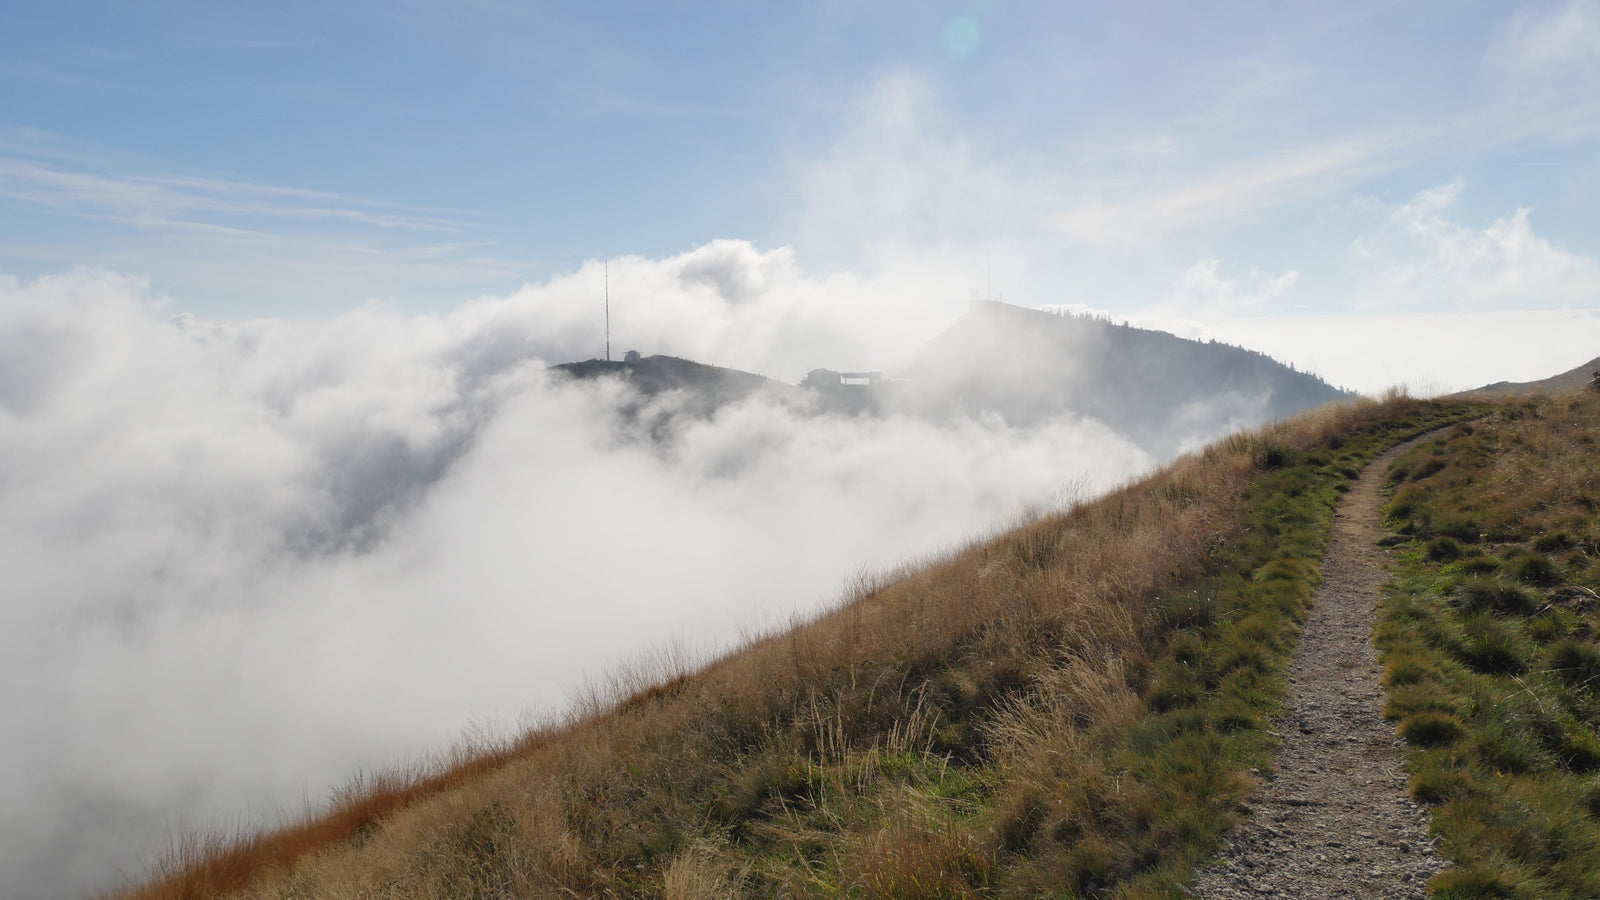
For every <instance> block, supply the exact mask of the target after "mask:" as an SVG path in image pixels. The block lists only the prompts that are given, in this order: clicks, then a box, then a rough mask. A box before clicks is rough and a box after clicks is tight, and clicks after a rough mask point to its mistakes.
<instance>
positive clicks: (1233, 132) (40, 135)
mask: <svg viewBox="0 0 1600 900" xmlns="http://www.w3.org/2000/svg"><path fill="white" fill-rule="evenodd" d="M6 19H7V22H6V27H5V28H4V29H3V31H0V272H3V273H5V274H7V275H9V276H12V277H14V278H19V279H22V280H24V281H26V280H28V279H32V278H36V277H38V276H41V275H49V274H55V273H62V272H66V271H69V270H73V269H75V268H78V267H84V266H88V267H94V268H99V269H105V270H110V271H112V272H116V273H120V274H125V275H131V276H134V277H137V278H143V279H147V283H148V291H149V292H150V294H151V295H152V296H156V297H160V298H164V300H163V302H165V303H166V304H168V306H169V308H174V309H178V310H184V311H190V312H193V313H195V314H196V315H200V316H205V317H209V318H219V319H241V318H252V317H261V316H275V317H293V318H326V317H330V316H334V315H338V314H340V313H342V312H345V311H347V310H350V309H352V308H355V307H358V306H360V305H361V304H363V303H366V302H368V301H374V300H375V301H379V302H381V303H383V304H385V305H387V306H390V307H393V308H396V309H399V310H402V311H407V312H417V313H443V312H446V311H448V310H450V309H453V308H456V307H458V306H460V305H461V304H462V303H464V302H467V301H469V300H471V299H473V298H475V297H480V296H485V295H491V296H503V295H506V294H509V293H511V292H513V291H515V290H516V289H518V287H519V286H521V285H523V284H525V283H533V284H540V283H544V282H547V281H549V280H551V279H555V278H560V277H563V276H566V275H570V274H571V273H574V272H576V271H578V270H579V268H580V266H581V265H582V264H583V263H584V261H586V260H594V259H622V258H624V257H636V258H639V259H642V260H659V259H664V258H668V257H671V256H673V255H676V254H683V253H686V252H689V251H691V250H693V249H694V248H697V247H701V246H704V245H705V244H706V243H707V242H709V241H712V240H715V239H736V240H743V241H749V242H752V243H753V244H754V245H755V246H756V247H757V248H759V249H760V250H761V251H771V250H774V249H777V248H785V247H787V248H791V249H792V250H793V252H794V255H795V259H796V261H797V265H798V266H799V267H800V268H801V269H802V270H803V271H804V272H805V273H807V275H808V276H810V277H814V278H817V279H826V278H827V277H829V276H830V275H836V274H838V273H848V274H850V275H851V276H853V277H858V278H862V279H868V280H870V279H872V278H874V277H877V276H879V275H882V274H883V273H885V272H891V271H894V270H897V269H908V268H911V269H914V268H917V267H919V266H921V267H928V266H934V267H947V268H944V269H941V271H945V272H954V273H956V274H955V275H954V276H952V277H946V278H943V279H941V284H942V290H944V291H945V292H947V293H950V294H951V295H953V296H957V297H959V298H966V297H968V296H970V294H971V293H972V292H973V291H975V290H982V291H987V290H989V288H988V287H987V286H986V282H987V281H988V279H989V278H991V277H992V279H993V283H994V286H995V289H996V290H998V291H999V292H1001V293H1003V295H1004V296H1005V297H1006V299H1008V300H1014V301H1015V302H1018V303H1022V304H1024V305H1030V306H1040V305H1047V304H1066V305H1081V306H1086V307H1089V308H1094V309H1100V310H1107V311H1110V312H1112V313H1113V314H1115V315H1119V316H1126V317H1129V318H1131V319H1133V320H1135V321H1141V322H1148V323H1150V324H1155V325H1159V326H1163V327H1171V328H1174V329H1175V330H1179V331H1180V332H1182V331H1184V330H1185V329H1187V330H1188V331H1189V332H1191V333H1194V334H1197V335H1209V336H1220V337H1223V338H1228V339H1235V340H1238V341H1241V342H1252V343H1254V344H1255V345H1258V346H1264V347H1265V349H1268V350H1269V351H1271V352H1276V353H1277V354H1278V355H1280V356H1284V357H1287V358H1295V359H1298V360H1299V361H1300V362H1302V363H1304V364H1308V365H1312V366H1318V365H1319V364H1320V367H1321V368H1323V369H1325V370H1328V373H1329V374H1330V377H1334V378H1335V379H1336V380H1337V379H1338V378H1340V377H1343V378H1344V379H1345V380H1346V381H1347V382H1348V381H1350V380H1351V378H1350V376H1349V375H1347V374H1345V373H1347V372H1351V371H1358V370H1359V367H1360V363H1359V360H1358V359H1355V358H1351V359H1345V358H1344V357H1340V358H1339V359H1338V360H1337V361H1335V360H1333V359H1332V357H1328V358H1327V359H1323V358H1320V357H1318V356H1317V354H1316V353H1315V352H1314V350H1315V345H1316V344H1319V343H1322V344H1325V343H1326V342H1327V341H1328V340H1329V335H1330V333H1332V332H1330V331H1329V328H1330V326H1329V325H1328V322H1329V321H1330V320H1329V319H1328V318H1327V317H1334V318H1337V319H1338V320H1339V322H1340V323H1341V327H1347V328H1348V329H1350V330H1349V334H1351V335H1355V334H1359V333H1361V332H1362V330H1363V329H1365V328H1367V327H1368V324H1367V323H1369V320H1370V319H1371V317H1373V316H1378V315H1391V316H1406V317H1412V318H1413V319H1416V320H1417V321H1422V320H1424V319H1427V318H1428V317H1441V316H1447V317H1454V318H1452V319H1451V321H1452V322H1455V323H1456V324H1459V323H1460V322H1462V321H1465V320H1464V319H1461V318H1460V317H1461V316H1463V315H1466V316H1469V317H1477V319H1478V320H1481V322H1482V323H1486V324H1482V326H1481V327H1477V328H1476V330H1475V331H1474V332H1473V334H1474V335H1475V336H1476V337H1474V338H1472V340H1476V341H1478V342H1479V344H1481V345H1483V346H1493V339H1494V336H1495V335H1496V334H1503V332H1504V328H1505V326H1504V322H1505V321H1506V319H1505V318H1504V317H1507V316H1516V317H1518V318H1517V319H1516V321H1526V322H1534V321H1535V320H1537V321H1539V322H1541V323H1545V324H1548V321H1553V320H1549V319H1548V317H1549V316H1552V315H1555V313H1554V312H1553V311H1555V310H1569V311H1571V310H1576V311H1578V312H1579V313H1583V312H1584V311H1589V310H1592V309H1593V308H1594V307H1596V306H1600V304H1597V303H1596V302H1595V301H1596V298H1597V296H1600V262H1597V258H1600V224H1597V223H1600V217H1596V216H1595V215H1593V213H1592V210H1593V209H1594V208H1595V206H1596V200H1597V199H1600V153H1597V150H1600V143H1597V137H1600V4H1597V3H1596V2H1594V0H1560V2H1548V3H1546V2H1537V3H1530V4H1526V5H1518V4H1514V3H1472V2H1450V3H1443V2H1433V3H1406V2H1385V3H1377V2H1351V3H1338V4H1328V3H1208V4H1192V3H1183V2H1172V3H1163V2H1141V3H1117V4H1110V3H1104V4H1101V3H1093V4H1091V3H1048V4H1046V3H1003V2H977V3H969V4H964V5H963V4H944V3H921V2H904V3H898V2H885V3H872V4H860V3H845V2H810V3H792V4H770V3H755V2H734V0H729V2H722V3H687V2H685V3H666V2H663V3H585V4H547V3H515V2H509V0H508V2H497V0H461V2H403V0H402V2H394V0H381V2H380V0H348V2H335V3H320V4H319V3H275V4H242V3H171V2H150V3H141V4H121V3H82V2H70V0H68V2H51V3H35V2H28V3H18V4H13V5H12V7H11V8H10V9H9V10H8V12H7V14H6ZM990 272H992V276H991V275H989V274H987V273H990ZM930 305H931V307H933V308H936V309H937V310H939V312H940V314H941V315H942V314H943V313H944V312H945V311H946V310H947V309H948V308H949V304H948V303H946V302H933V301H931V300H930ZM1523 313H1528V314H1530V315H1532V314H1533V313H1537V315H1532V317H1531V318H1530V317H1528V316H1523V315H1521V314H1523ZM1319 317H1320V318H1319ZM1418 317H1420V318H1418ZM1497 317H1499V318H1497ZM1540 317H1545V318H1540ZM1395 321H1397V322H1398V321H1400V320H1398V319H1396V320H1395ZM1407 321H1410V319H1408V320H1407ZM1561 321H1562V322H1563V323H1564V324H1563V326H1562V330H1563V332H1564V333H1567V334H1568V335H1569V336H1570V335H1576V337H1572V338H1571V340H1572V341H1573V346H1572V347H1570V348H1564V352H1565V354H1566V356H1564V357H1562V360H1565V359H1566V358H1567V357H1575V358H1572V359H1571V361H1570V362H1569V363H1568V364H1569V365H1570V364H1576V363H1577V362H1581V361H1582V360H1585V359H1588V358H1589V357H1590V356H1592V355H1594V353H1595V352H1600V347H1597V348H1596V349H1595V350H1594V351H1593V352H1584V351H1583V349H1582V348H1583V346H1586V345H1584V344H1583V341H1588V340H1590V339H1592V338H1600V328H1597V327H1596V326H1595V325H1594V323H1593V321H1592V318H1590V317H1586V316H1583V315H1579V316H1578V319H1577V320H1573V319H1572V318H1571V316H1570V315H1569V316H1568V317H1567V318H1565V319H1561ZM1309 322H1317V323H1320V324H1315V325H1308V323H1309ZM1574 322H1576V324H1574ZM1434 324H1438V323H1437V322H1436V323H1434ZM1417 327H1419V328H1421V329H1422V330H1421V331H1416V332H1408V334H1432V333H1435V330H1434V329H1432V328H1431V327H1423V326H1417ZM1338 334H1340V335H1344V334H1345V332H1342V331H1341V332H1338ZM1463 340H1466V338H1463ZM1398 343H1399V344H1400V346H1398V347H1397V348H1395V349H1396V350H1397V351H1398V350H1403V349H1404V346H1405V343H1406V342H1405V341H1399V342H1398ZM1469 343H1470V342H1469ZM1479 344H1473V345H1472V346H1473V347H1477V346H1479ZM1471 352H1474V353H1475V352H1478V351H1477V350H1472V351H1471ZM1346 355H1349V354H1346ZM1324 356H1327V354H1324ZM1536 363H1537V364H1539V365H1543V366H1545V367H1546V368H1548V367H1549V366H1550V365H1551V364H1552V363H1551V361H1550V360H1549V359H1548V358H1545V357H1543V356H1541V357H1533V356H1529V355H1527V354H1523V355H1522V356H1519V357H1517V358H1516V359H1515V360H1507V361H1506V362H1505V366H1503V368H1506V369H1507V371H1508V373H1509V374H1510V375H1520V374H1537V372H1536V371H1534V369H1533V367H1534V366H1535V364H1536ZM1519 367H1520V368H1519ZM1562 368H1565V366H1562ZM1524 370H1528V371H1527V372H1525V371H1524ZM1499 371H1500V370H1494V371H1488V372H1486V374H1487V375H1497V373H1498V372H1499ZM1397 374H1398V375H1401V376H1404V375H1407V372H1406V371H1404V370H1397ZM1474 375H1475V373H1474V372H1463V373H1462V374H1460V375H1459V376H1456V377H1458V378H1463V379H1470V378H1472V377H1474ZM1446 380H1447V381H1448V380H1449V379H1448V378H1447V379H1446Z"/></svg>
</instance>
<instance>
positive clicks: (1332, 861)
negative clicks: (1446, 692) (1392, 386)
mask: <svg viewBox="0 0 1600 900" xmlns="http://www.w3.org/2000/svg"><path fill="white" fill-rule="evenodd" d="M1420 440H1421V438H1418V439H1417V441H1420ZM1417 441H1411V442H1408V443H1406V444H1403V445H1401V446H1399V447H1395V448H1393V449H1391V450H1389V451H1388V452H1386V453H1384V454H1383V455H1382V456H1379V457H1378V458H1377V459H1376V460H1374V461H1373V462H1372V464H1370V465H1368V466H1367V468H1366V470H1365V471H1363V472H1362V473H1361V477H1360V478H1359V479H1358V480H1357V481H1356V482H1355V484H1354V485H1352V487H1351V490H1350V492H1349V493H1347V494H1345V496H1344V498H1343V500H1341V502H1340V503H1339V507H1338V510H1337V511H1336V512H1335V513H1334V519H1333V534H1332V537H1331V539H1330V541H1329V544H1328V552H1327V556H1326V557H1325V558H1324V560H1323V563H1322V577H1323V581H1322V584H1321V586H1320V587H1318V588H1317V591H1316V595H1315V600H1314V603H1313V606H1312V609H1311V614H1310V617H1309V619H1308V621H1307V622H1306V626H1305V631H1304V633H1303V634H1302V635H1301V638H1300V646H1299V648H1298V649H1297V650H1296V652H1295V658H1294V662H1293V664H1292V665H1291V666H1290V668H1289V682H1290V691H1291V693H1292V695H1293V696H1292V698H1291V707H1290V712H1289V714H1288V715H1287V716H1285V717H1284V718H1283V719H1281V720H1279V721H1278V724H1277V726H1276V727H1277V729H1278V730H1279V731H1280V732H1281V734H1282V745H1281V746H1280V747H1279V749H1278V755H1277V759H1276V764H1277V767H1278V771H1277V774H1276V776H1275V777H1274V776H1270V775H1266V774H1263V775H1262V776H1261V778H1262V786H1261V789H1260V790H1259V791H1257V793H1256V794H1255V795H1254V796H1253V797H1252V798H1251V800H1250V802H1249V810H1250V815H1249V818H1248V819H1247V820H1246V821H1245V823H1244V824H1243V825H1241V826H1240V827H1239V828H1238V829H1237V830H1236V831H1235V832H1234V835H1233V837H1232V838H1231V839H1230V841H1229V842H1228V846H1227V848H1226V851H1225V852H1224V853H1223V856H1222V861H1221V862H1220V863H1218V864H1217V865H1215V866H1212V867H1209V868H1207V869H1206V870H1204V871H1202V872H1201V873H1200V876H1199V878H1198V879H1196V882H1195V890H1196V893H1197V894H1198V895H1199V896H1200V897H1204V898H1209V900H1234V898H1252V900H1254V898H1260V897H1295V898H1302V897H1305V898H1312V897H1315V898H1323V897H1381V898H1385V900H1401V898H1413V897H1414V898H1418V900H1421V898H1425V897H1427V893H1428V892H1427V887H1426V885H1427V881H1428V879H1429V878H1430V877H1432V876H1433V875H1434V874H1435V873H1437V872H1439V871H1441V870H1443V869H1445V868H1447V867H1448V863H1447V862H1446V861H1445V860H1444V859H1442V858H1441V857H1439V856H1437V855H1435V853H1434V851H1433V844H1432V842H1431V840H1430V839H1429V837H1428V813H1427V811H1426V809H1425V808H1424V807H1422V806H1421V805H1420V804H1418V803H1417V802H1416V801H1414V800H1412V799H1411V796H1410V794H1409V793H1408V792H1407V781H1406V773H1405V768H1404V765H1403V760H1402V752H1403V750H1402V745H1401V743H1400V741H1399V740H1398V739H1397V738H1396V737H1395V731H1394V725H1393V723H1391V722H1387V721H1385V720H1384V719H1383V717H1382V716H1381V714H1380V713H1381V710H1382V707H1383V688H1382V685H1381V683H1380V677H1379V676H1380V674H1381V673H1380V671H1379V668H1378V652H1377V650H1376V649H1375V648H1374V647H1373V646H1372V640H1371V636H1372V622H1373V615H1374V610H1375V608H1376V607H1377V604H1378V591H1379V588H1380V587H1381V586H1382V585H1383V583H1384V581H1385V580H1386V578H1387V577H1388V576H1387V572H1386V571H1385V568H1384V564H1385V557H1386V551H1384V550H1383V549H1382V548H1380V547H1379V546H1378V540H1379V538H1381V537H1383V529H1382V527H1381V526H1380V524H1379V522H1380V519H1381V511H1380V509H1381V506H1382V503H1383V500H1382V487H1383V476H1384V473H1385V472H1386V471H1387V469H1388V466H1389V463H1390V462H1391V461H1392V460H1394V458H1395V457H1397V456H1399V455H1400V454H1401V453H1402V452H1404V451H1405V450H1406V449H1408V448H1409V447H1410V446H1411V445H1412V444H1414V443H1416V442H1417Z"/></svg>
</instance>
